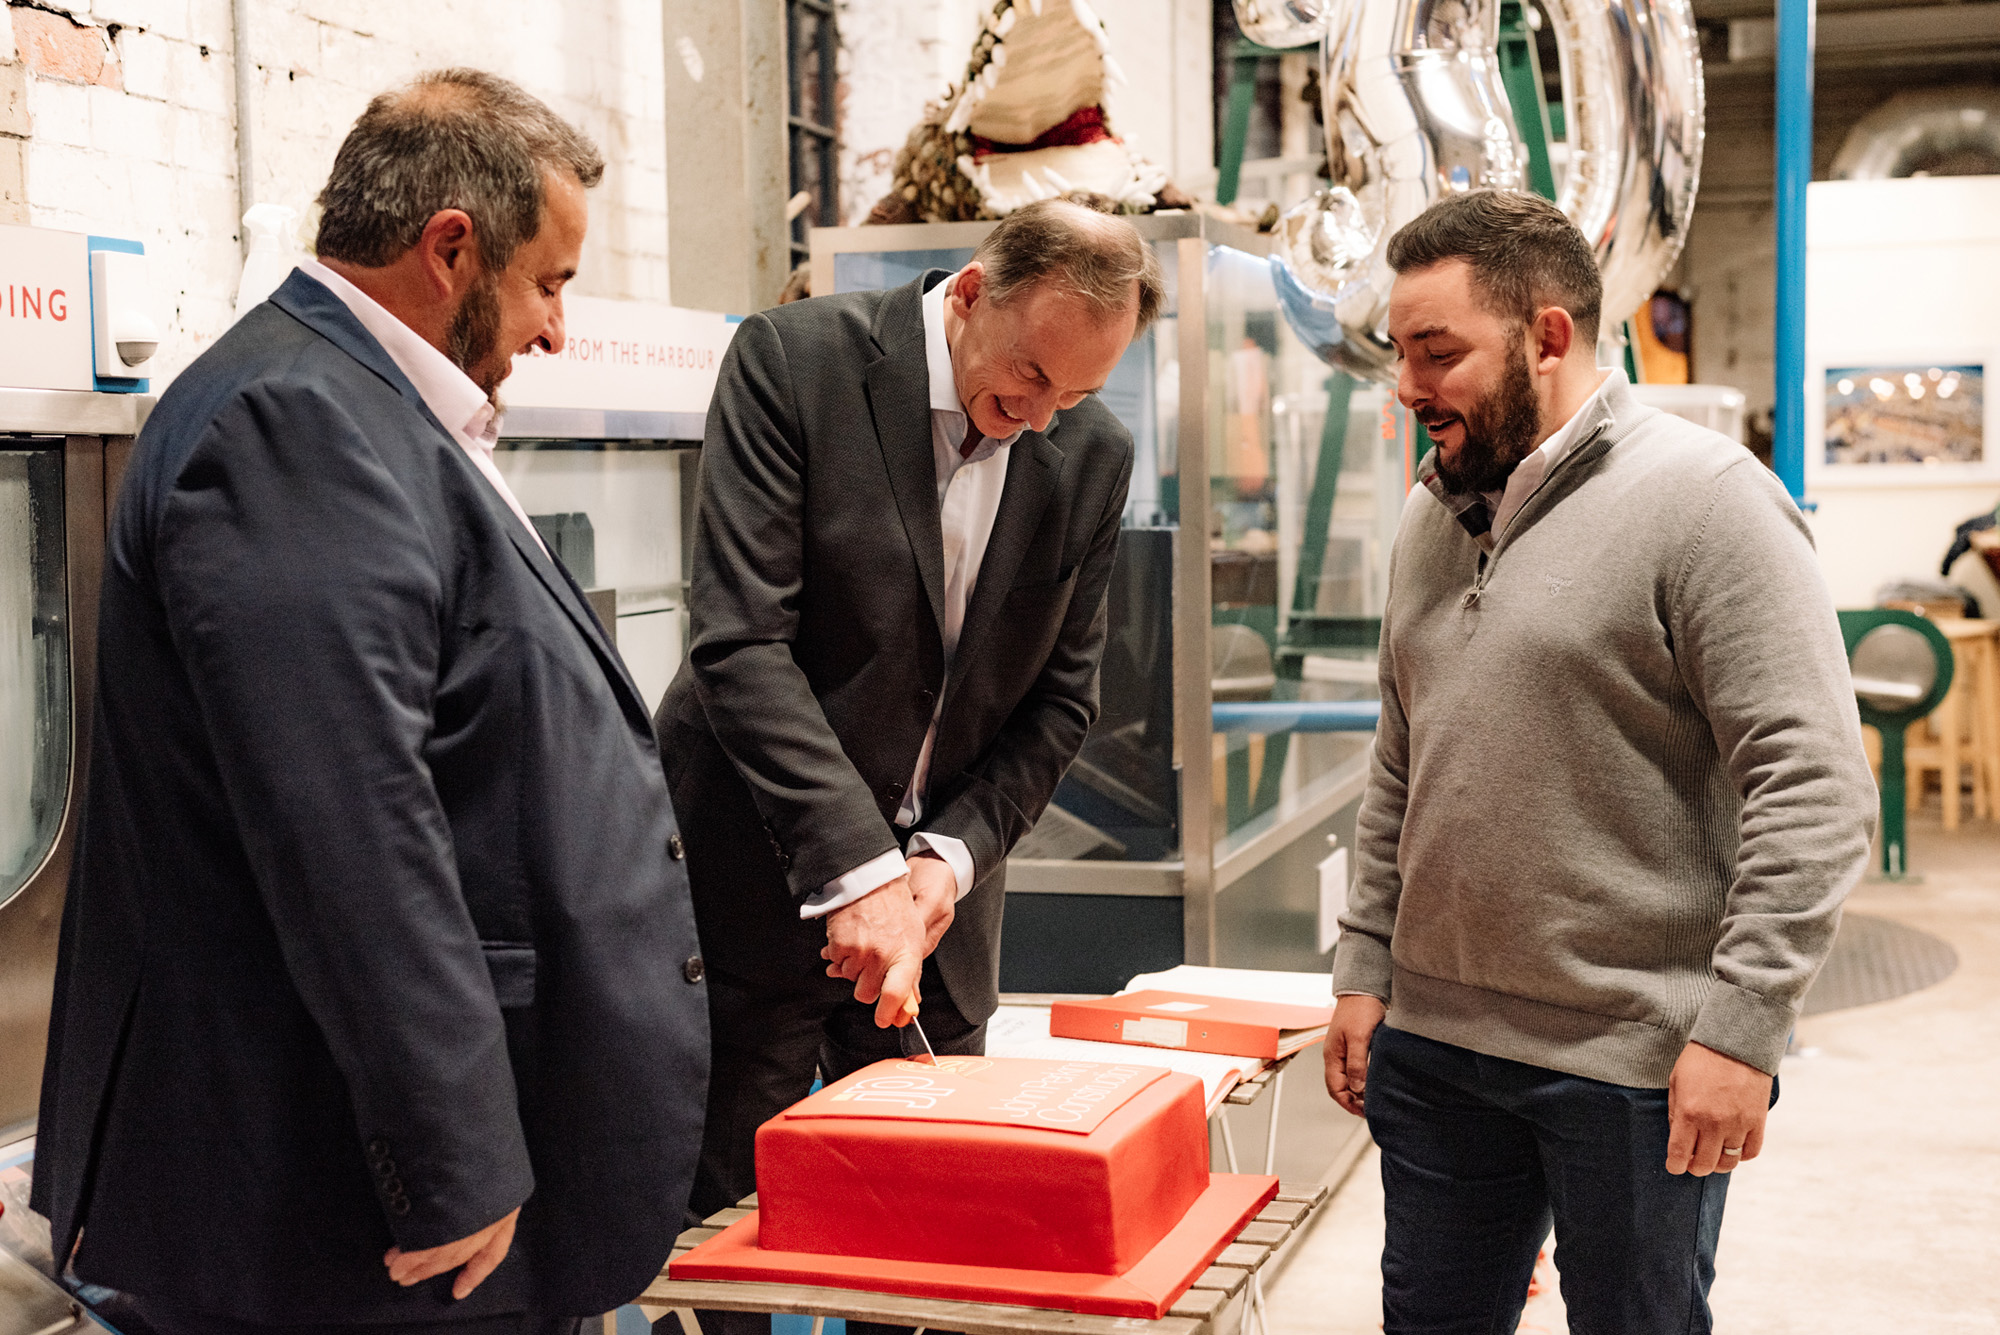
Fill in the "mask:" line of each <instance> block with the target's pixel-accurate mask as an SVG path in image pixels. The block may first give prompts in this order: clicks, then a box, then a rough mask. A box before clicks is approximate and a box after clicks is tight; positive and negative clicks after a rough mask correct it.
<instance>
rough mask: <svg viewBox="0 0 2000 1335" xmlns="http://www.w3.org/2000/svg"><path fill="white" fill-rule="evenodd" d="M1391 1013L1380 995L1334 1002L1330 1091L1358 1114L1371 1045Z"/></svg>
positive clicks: (1328, 1034) (1328, 1039)
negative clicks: (1385, 1016) (1377, 1027)
mask: <svg viewBox="0 0 2000 1335" xmlns="http://www.w3.org/2000/svg"><path fill="white" fill-rule="evenodd" d="M1387 1013H1388V1008H1387V1007H1386V1006H1384V1005H1383V1004H1382V1002H1381V999H1380V998H1378V997H1363V996H1351V997H1342V998H1341V999H1340V1000H1339V1001H1337V1002H1335V1003H1334V1006H1333V1024H1332V1025H1331V1026H1330V1027H1329V1028H1328V1029H1327V1031H1326V1092H1327V1093H1329V1094H1331V1095H1333V1101H1334V1102H1335V1103H1338V1104H1339V1105H1340V1106H1341V1107H1343V1108H1345V1109H1347V1111H1349V1112H1351V1113H1353V1114H1354V1115H1355V1116H1356V1117H1359V1116H1361V1098H1362V1094H1363V1092H1364V1091H1365V1090H1366V1089H1367V1088H1368V1045H1369V1043H1370V1042H1372V1041H1373V1040H1374V1038H1375V1028H1376V1026H1377V1025H1379V1024H1381V1023H1382V1017H1383V1016H1384V1015H1386V1014H1387Z"/></svg>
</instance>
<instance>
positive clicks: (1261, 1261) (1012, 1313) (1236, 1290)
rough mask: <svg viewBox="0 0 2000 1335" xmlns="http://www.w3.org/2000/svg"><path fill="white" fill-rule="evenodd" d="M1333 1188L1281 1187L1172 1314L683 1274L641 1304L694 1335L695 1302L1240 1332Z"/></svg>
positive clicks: (1112, 1331)
mask: <svg viewBox="0 0 2000 1335" xmlns="http://www.w3.org/2000/svg"><path fill="white" fill-rule="evenodd" d="M1329 1194H1330V1193H1329V1191H1328V1189H1327V1188H1325V1187H1322V1186H1316V1185H1308V1186H1293V1185H1291V1184H1289V1183H1280V1184H1279V1186H1278V1198H1277V1199H1276V1200H1274V1201H1272V1202H1271V1203H1270V1204H1269V1205H1266V1206H1265V1207H1264V1208H1263V1210H1262V1211H1260V1212H1259V1213H1258V1215H1257V1217H1256V1218H1255V1219H1253V1220H1251V1221H1250V1223H1248V1224H1246V1225H1244V1227H1243V1231H1242V1232H1240V1233H1238V1234H1237V1235H1236V1238H1235V1240H1234V1241H1233V1242H1231V1243H1230V1244H1229V1246H1227V1247H1225V1248H1223V1250H1222V1254H1221V1255H1220V1256H1218V1257H1217V1258H1216V1259H1215V1264H1213V1265H1211V1266H1210V1267H1209V1268H1208V1269H1207V1270H1205V1271H1203V1272H1202V1273H1201V1274H1200V1275H1199V1276H1198V1277H1197V1278H1196V1279H1195V1282H1194V1287H1192V1288H1190V1289H1189V1290H1188V1291H1187V1292H1186V1293H1184V1294H1182V1295H1181V1297H1180V1299H1179V1300H1178V1301H1176V1302H1175V1303H1174V1305H1173V1307H1172V1309H1171V1310H1169V1311H1168V1313H1167V1314H1166V1315H1165V1316H1163V1317H1160V1318H1158V1319H1157V1320H1151V1321H1148V1320H1142V1319H1140V1318H1137V1317H1116V1316H1083V1315H1081V1314H1079V1313H1076V1312H1061V1311H1055V1310H1052V1309H1050V1308H1044V1307H1012V1306H1006V1305H1002V1304H998V1303H964V1302H949V1301H946V1300H944V1299H941V1298H910V1297H905V1296H903V1295H901V1294H893V1293H868V1292H863V1291H861V1290H858V1289H830V1288H815V1287H810V1286H807V1285H803V1284H766V1283H753V1282H750V1281H747V1280H676V1279H669V1278H667V1276H666V1274H665V1272H662V1273H661V1275H660V1277H659V1278H658V1279H656V1280H654V1281H653V1282H652V1284H650V1285H648V1286H647V1288H646V1291H645V1292H644V1293H642V1294H640V1295H639V1299H638V1302H639V1306H640V1307H641V1309H643V1310H644V1311H645V1312H646V1315H647V1318H648V1319H649V1320H658V1319H659V1317H660V1316H662V1315H664V1314H665V1313H666V1312H668V1311H675V1312H679V1313H680V1314H681V1324H682V1328H683V1329H684V1330H686V1331H687V1332H689V1335H692V1333H693V1331H694V1322H693V1319H692V1315H693V1311H694V1309H696V1308H708V1309H712V1310H715V1311H724V1312H770V1313H774V1314H775V1313H792V1314H802V1315H805V1316H813V1317H851V1318H854V1319H856V1320H861V1321H882V1322H888V1323H891V1324H894V1325H901V1326H916V1327H922V1328H925V1329H929V1330H938V1331H962V1332H964V1335H1235V1332H1237V1331H1239V1330H1241V1329H1242V1327H1243V1317H1244V1313H1245V1311H1246V1310H1247V1308H1248V1306H1249V1301H1250V1293H1251V1278H1252V1276H1254V1275H1255V1274H1256V1273H1257V1271H1259V1270H1260V1269H1262V1268H1263V1267H1264V1266H1265V1265H1266V1264H1267V1263H1268V1262H1269V1261H1270V1260H1271V1259H1272V1258H1273V1257H1275V1256H1276V1255H1277V1254H1278V1252H1279V1251H1280V1249H1282V1248H1283V1247H1284V1245H1285V1243H1287V1242H1288V1241H1290V1240H1291V1238H1292V1236H1293V1235H1294V1234H1296V1233H1297V1232H1298V1230H1299V1229H1300V1228H1301V1227H1303V1226H1304V1225H1305V1223H1306V1221H1307V1220H1309V1219H1310V1218H1312V1216H1313V1212H1314V1211H1316V1210H1318V1209H1319V1208H1320V1207H1321V1206H1322V1205H1324V1204H1325V1203H1326V1200H1327V1197H1328V1195H1329ZM756 1204H757V1198H756V1197H755V1196H751V1197H749V1198H748V1199H746V1200H745V1201H744V1202H743V1204H742V1205H741V1206H739V1207H738V1208H736V1209H733V1210H723V1211H721V1212H720V1213H718V1214H715V1215H711V1216H710V1217H709V1218H708V1219H707V1220H706V1221H705V1222H704V1223H703V1225H702V1226H701V1227H700V1228H691V1229H689V1230H688V1231H687V1232H685V1233H683V1234H681V1235H680V1237H678V1238H676V1239H675V1240H674V1256H676V1257H678V1256H680V1255H681V1254H683V1253H684V1252H686V1251H688V1250H689V1249H691V1248H693V1247H694V1246H696V1245H697V1244H699V1243H702V1242H705V1241H707V1240H708V1239H709V1238H712V1237H714V1236H715V1235H716V1234H717V1233H719V1232H721V1231H722V1229H723V1228H725V1227H727V1226H728V1225H730V1224H733V1223H735V1222H736V1221H737V1220H739V1219H741V1218H743V1217H744V1215H746V1214H747V1213H748V1212H749V1211H750V1210H751V1209H754V1208H755V1207H756ZM670 1263H671V1262H670Z"/></svg>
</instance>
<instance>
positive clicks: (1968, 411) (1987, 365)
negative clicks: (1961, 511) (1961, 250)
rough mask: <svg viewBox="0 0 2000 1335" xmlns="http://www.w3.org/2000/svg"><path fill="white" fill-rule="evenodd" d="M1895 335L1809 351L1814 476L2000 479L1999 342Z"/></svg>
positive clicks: (1915, 481) (1889, 481) (1822, 479)
mask: <svg viewBox="0 0 2000 1335" xmlns="http://www.w3.org/2000/svg"><path fill="white" fill-rule="evenodd" d="M1870 342H1873V340H1870ZM1896 342H1897V343H1902V344H1903V346H1892V347H1891V348H1890V349H1884V348H1882V347H1881V346H1880V345H1879V344H1877V345H1876V346H1874V347H1858V348H1853V349H1851V350H1844V349H1831V350H1827V351H1825V352H1823V353H1822V354H1821V355H1820V356H1817V357H1809V359H1808V361H1807V364H1806V365H1807V370H1806V476H1807V479H1808V485H1809V486H1817V485H1820V484H1829V485H1832V486H1836V487H1839V486H1843V485H1844V486H1862V487H1870V486H1889V487H1896V486H1903V485H1924V484H1930V485H1946V484H1971V485H1976V486H1984V485H1986V484H1988V483H2000V400H1996V399H1995V397H1994V394H1995V391H1996V390H2000V385H1989V384H1988V383H1987V377H1988V374H1989V372H1990V373H1991V374H1993V375H2000V348H1995V347H1988V346H1981V345H1980V344H1979V343H1978V342H1975V341H1971V340H1968V341H1966V342H1957V341H1956V340H1951V341H1947V342H1945V343H1944V344H1943V345H1942V346H1934V347H1931V348H1928V349H1926V348H1924V347H1923V346H1922V345H1921V344H1918V345H1917V346H1915V347H1910V346H1908V344H1909V343H1913V342H1915V340H1908V341H1904V340H1896ZM1926 352H1928V356H1926V355H1925V353H1926ZM1913 353H1914V354H1915V355H1912V354H1913Z"/></svg>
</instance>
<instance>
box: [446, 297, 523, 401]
mask: <svg viewBox="0 0 2000 1335" xmlns="http://www.w3.org/2000/svg"><path fill="white" fill-rule="evenodd" d="M499 347H500V276H499V275H498V274H494V273H487V274H483V275H481V276H480V278H479V279H478V281H476V282H475V283H473V285H472V286H471V287H470V288H468V289H466V293H465V296H464V297H462V298H460V300H459V303H458V309H457V310H455V311H453V312H452V315H451V324H450V326H449V327H448V328H447V329H446V330H445V335H444V355H445V356H446V357H449V358H450V359H451V364H452V365H453V366H456V367H457V368H458V369H459V370H461V371H463V372H465V373H466V375H468V376H470V377H471V378H472V382H473V383H474V384H475V385H478V386H479V388H480V390H481V391H482V392H483V393H484V394H485V395H486V397H487V398H489V399H493V400H495V401H497V400H498V397H499V394H500V382H501V381H503V380H505V379H506V378H507V372H509V371H511V370H512V369H513V359H512V358H511V357H495V355H494V354H495V353H496V352H497V351H498V350H499Z"/></svg>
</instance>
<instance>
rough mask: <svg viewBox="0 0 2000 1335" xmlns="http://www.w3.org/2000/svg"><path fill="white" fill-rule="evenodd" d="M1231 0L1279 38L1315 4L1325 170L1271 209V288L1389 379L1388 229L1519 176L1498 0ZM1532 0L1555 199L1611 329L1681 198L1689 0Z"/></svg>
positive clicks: (1326, 348) (1302, 328) (1356, 363)
mask: <svg viewBox="0 0 2000 1335" xmlns="http://www.w3.org/2000/svg"><path fill="white" fill-rule="evenodd" d="M1236 3H1237V12H1238V21H1239V23H1245V28H1246V31H1248V30H1249V29H1248V24H1247V23H1246V19H1249V20H1252V21H1255V22H1257V23H1259V24H1262V25H1264V27H1263V29H1262V30H1266V31H1277V32H1281V33H1282V35H1285V36H1288V37H1290V39H1291V40H1292V42H1293V43H1294V44H1297V43H1298V41H1299V39H1300V35H1301V34H1302V33H1304V32H1305V31H1306V30H1307V29H1308V28H1309V27H1310V26H1311V25H1310V23H1309V22H1308V20H1309V19H1310V18H1312V17H1313V16H1314V15H1315V14H1316V15H1317V17H1318V21H1319V24H1320V28H1319V34H1318V35H1319V37H1320V40H1321V42H1322V55H1321V89H1322V92H1323V96H1324V99H1325V110H1326V128H1327V142H1328V155H1327V157H1328V162H1329V165H1330V168H1331V171H1332V174H1333V182H1332V186H1331V188H1330V189H1327V190H1324V191H1321V192H1320V193H1319V194H1318V195H1316V196H1314V197H1313V198H1312V199H1310V200H1307V201H1306V202H1305V203H1303V204H1300V205H1298V206H1296V207H1294V208H1293V209H1291V210H1290V211H1289V212H1288V213H1286V215H1285V216H1284V217H1283V218H1281V219H1280V220H1279V223H1278V237H1277V243H1278V244H1277V246H1276V247H1275V249H1274V251H1273V255H1272V269H1273V271H1274V274H1275V276H1276V279H1277V283H1278V289H1279V296H1280V300H1281V301H1282V303H1283V305H1284V307H1285V311H1286V314H1287V316H1288V317H1289V318H1290V320H1291V322H1292V325H1293V327H1294V328H1295V329H1297V330H1298V332H1299V334H1300V336H1301V337H1302V338H1304V339H1305V340H1306V341H1307V343H1309V344H1310V345H1311V346H1312V347H1313V348H1314V350H1315V351H1317V352H1318V353H1319V355H1320V356H1321V357H1323V358H1325V359H1326V360H1327V361H1328V362H1331V363H1332V364H1334V365H1336V366H1339V367H1340V368H1342V369H1343V370H1346V371H1349V372H1351V373H1353V374H1355V375H1359V376H1366V377H1372V378H1374V379H1378V380H1385V381H1386V380H1389V379H1391V378H1392V375H1391V370H1390V368H1391V366H1392V364H1393V363H1394V361H1395V352H1394V349H1393V348H1391V347H1390V345H1389V342H1388V339H1387V337H1386V334H1385V325H1386V322H1387V318H1388V308H1389V287H1390V284H1391V282H1392V281H1393V278H1394V275H1393V274H1392V273H1391V272H1390V270H1389V267H1388V263H1387V259H1386V254H1385V252H1386V250H1387V248H1388V243H1389V238H1390V237H1391V236H1393V235H1394V234H1395V232H1396V230H1397V229H1398V228H1400V227H1401V226H1402V225H1403V224H1404V223H1407V222H1408V221H1410V219H1412V218H1414V217H1416V216H1417V214H1419V213H1421V212H1423V210H1424V209H1425V208H1427V207H1429V205H1430V204H1431V203H1432V202H1433V201H1435V200H1437V199H1438V198H1440V197H1441V196H1443V195H1444V194H1445V193H1446V192H1447V191H1454V190H1473V189H1479V188H1484V187H1490V188H1495V189H1512V190H1519V189H1525V188H1526V184H1527V183H1526V179H1525V173H1524V166H1525V162H1526V158H1527V150H1526V146H1525V145H1523V144H1522V143H1521V142H1520V136H1519V133H1518V131H1517V130H1516V127H1515V124H1514V117H1513V112H1512V109H1511V108H1510V106H1509V104H1508V101H1507V93H1506V89H1505V87H1504V85H1503V84H1502V82H1501V77H1500V67H1499V62H1498V59H1497V55H1496V51H1497V46H1498V36H1499V0H1325V2H1324V3H1320V2H1319V0H1284V2H1283V3H1274V2H1273V0H1236ZM1541 7H1542V9H1543V10H1544V12H1545V13H1547V15H1548V17H1549V20H1550V21H1551V23H1552V24H1553V26H1554V32H1555V37H1556V43H1557V47H1558V50H1559V51H1560V53H1561V59H1562V76H1563V78H1562V83H1563V109H1564V113H1565V120H1566V121H1567V125H1568V146H1569V160H1568V163H1567V165H1566V167H1565V168H1564V170H1563V172H1562V175H1561V177H1560V187H1559V192H1558V203H1559V204H1560V205H1561V206H1562V208H1563V211H1564V212H1565V213H1567V214H1568V215H1569V216H1570V218H1571V219H1572V220H1573V221H1574V222H1575V223H1576V224H1577V226H1578V228H1579V229H1580V230H1581V231H1582V232H1583V234H1584V235H1585V236H1586V237H1588V238H1589V239H1590V241H1591V244H1592V245H1593V246H1594V247H1595V248H1596V252H1597V260H1598V266H1599V268H1600V269H1601V270H1602V272H1603V275H1604V295H1605V302H1604V313H1605V317H1606V324H1607V326H1609V325H1610V324H1612V323H1614V322H1616V321H1619V320H1623V319H1624V318H1626V316H1628V315H1629V314H1630V313H1631V312H1632V311H1633V310H1634V309H1636V308H1637V307H1638V305H1639V303H1640V302H1642V301H1644V300H1645V299H1646V298H1647V297H1648V296H1649V295H1651V293H1652V292H1653V289H1654V288H1655V287H1656V286H1657V285H1658V284H1659V281H1660V279H1661V278H1662V277H1663V276H1665V274H1666V272H1667V270H1668V269H1669V268H1670V267H1671V266H1672V265H1673V262H1674V259H1675V257H1676V256H1677V255H1679V253H1680V248H1681V244H1682V242H1683V240H1684V239H1685V237H1686V234H1687V225H1688V220H1689V218H1690V217H1691V216H1692V215H1693V212H1694V195H1695V186H1696V182H1697V180H1698V178H1699V176H1700V171H1701V141H1702V84H1701V57H1700V53H1699V49H1698V47H1697V45H1696V39H1695V32H1694V22H1693V18H1692V16H1691V14H1690V12H1689V9H1688V4H1687V0H1541ZM1246 10H1252V11H1254V12H1252V13H1250V14H1247V15H1246V13H1245V11H1246ZM1286 25H1289V26H1286ZM1253 35H1254V34H1253ZM1260 40H1261V39H1260Z"/></svg>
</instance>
